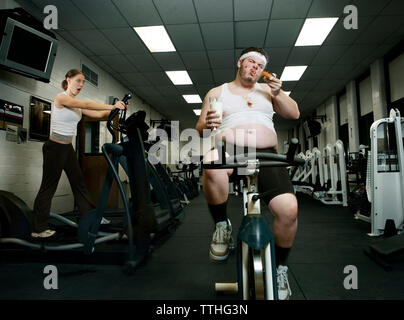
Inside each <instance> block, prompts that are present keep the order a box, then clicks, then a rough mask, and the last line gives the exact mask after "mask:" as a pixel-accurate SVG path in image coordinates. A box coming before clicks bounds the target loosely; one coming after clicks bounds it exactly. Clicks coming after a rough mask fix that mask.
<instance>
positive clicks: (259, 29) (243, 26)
mask: <svg viewBox="0 0 404 320" xmlns="http://www.w3.org/2000/svg"><path fill="white" fill-rule="evenodd" d="M267 24H268V21H267V20H261V21H243V22H236V31H235V32H236V34H235V37H236V47H237V48H248V47H259V48H262V47H263V44H264V42H265V35H266V29H267ZM252 30H254V32H251V31H252Z"/></svg>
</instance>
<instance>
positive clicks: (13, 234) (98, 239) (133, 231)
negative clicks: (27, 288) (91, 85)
mask: <svg viewBox="0 0 404 320" xmlns="http://www.w3.org/2000/svg"><path fill="white" fill-rule="evenodd" d="M131 97H132V95H131V94H130V93H128V94H126V95H125V97H124V98H123V99H122V101H123V102H124V103H127V102H128V100H129V99H130V98H131ZM118 113H119V109H115V110H113V111H112V112H111V113H110V115H109V117H108V122H107V127H108V130H109V131H110V132H111V134H112V136H113V141H112V143H106V144H104V145H103V146H102V152H103V154H104V156H105V158H106V160H107V161H108V164H109V168H108V172H107V174H106V178H105V181H104V185H103V188H102V193H101V196H100V198H99V201H98V203H97V207H96V208H95V209H94V210H91V211H90V212H88V213H87V214H86V215H85V216H84V217H82V218H81V219H80V221H79V222H78V223H76V222H74V221H72V220H69V219H67V218H66V217H63V216H61V215H58V214H55V213H51V218H52V219H55V220H56V221H57V222H58V223H62V224H63V225H67V227H68V228H69V229H71V228H73V230H75V231H76V232H77V238H78V242H72V243H66V242H63V241H60V242H59V243H58V242H52V243H50V242H49V241H48V240H46V239H43V240H36V241H33V239H32V238H31V236H30V233H31V215H32V210H31V209H30V208H28V206H27V205H26V204H25V203H24V201H23V200H21V199H20V198H18V197H17V196H15V195H14V194H12V193H10V192H7V191H0V245H2V246H7V245H11V246H15V245H17V246H22V247H26V248H30V249H35V250H41V251H43V252H47V251H69V250H75V249H82V250H83V251H84V253H85V254H86V255H90V254H92V253H93V252H94V251H95V245H97V244H100V243H104V242H107V241H111V240H122V239H123V238H127V239H128V250H127V260H126V263H125V265H124V269H123V271H124V272H125V273H126V274H132V273H133V272H134V270H135V269H136V268H137V266H139V264H140V263H142V262H143V261H144V260H145V258H146V257H147V255H148V253H149V249H150V233H151V232H152V231H153V230H154V227H155V218H156V217H155V212H154V210H153V208H151V207H150V206H149V205H148V203H147V192H148V184H147V183H146V182H147V172H146V169H145V168H144V165H143V164H144V161H137V160H138V159H137V158H136V156H137V154H139V148H141V145H139V144H138V139H137V138H138V137H139V136H140V135H141V132H140V130H139V127H141V126H139V125H138V122H137V121H136V120H137V118H136V117H137V115H136V114H134V115H132V116H131V117H129V118H128V119H126V120H125V117H126V110H123V111H122V112H121V115H120V117H119V122H118V127H115V126H114V125H113V124H112V122H113V120H114V118H115V117H116V116H117V114H118ZM113 129H115V130H117V131H119V132H121V133H123V134H127V135H128V137H129V139H128V141H127V142H126V143H121V144H117V143H116V137H115V133H114V131H113ZM109 154H111V156H110V155H109ZM118 164H121V165H122V167H123V168H124V170H125V171H126V173H127V174H128V177H129V180H130V185H131V192H132V199H135V198H134V196H136V201H134V206H133V208H132V209H133V210H132V211H133V215H132V212H131V209H130V206H129V202H128V200H127V197H126V194H125V192H124V188H123V185H122V182H121V181H120V178H119V175H118ZM135 173H136V176H135V175H134V174H135ZM114 179H115V180H116V182H117V185H118V188H119V192H120V196H121V198H122V202H123V205H124V208H125V215H124V227H123V228H121V230H119V231H118V232H112V233H111V232H101V231H100V226H101V220H102V218H103V214H104V211H105V208H106V204H107V201H108V195H109V192H110V189H111V185H112V182H113V180H114ZM135 247H136V249H135Z"/></svg>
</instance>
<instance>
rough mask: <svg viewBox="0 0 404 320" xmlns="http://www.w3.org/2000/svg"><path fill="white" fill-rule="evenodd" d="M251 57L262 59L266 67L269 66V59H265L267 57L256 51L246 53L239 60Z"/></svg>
mask: <svg viewBox="0 0 404 320" xmlns="http://www.w3.org/2000/svg"><path fill="white" fill-rule="evenodd" d="M251 56H254V57H257V58H260V59H262V60H264V64H265V65H266V64H267V59H266V58H265V56H264V55H263V54H261V53H259V52H256V51H250V52H247V53H244V54H243V55H242V56H241V57H240V58H239V60H244V59H245V58H248V57H251Z"/></svg>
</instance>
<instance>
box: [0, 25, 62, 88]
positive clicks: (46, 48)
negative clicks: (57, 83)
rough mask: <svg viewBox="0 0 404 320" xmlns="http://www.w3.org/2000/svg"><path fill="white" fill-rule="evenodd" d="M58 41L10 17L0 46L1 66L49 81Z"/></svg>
mask: <svg viewBox="0 0 404 320" xmlns="http://www.w3.org/2000/svg"><path fill="white" fill-rule="evenodd" d="M56 51H57V40H56V39H54V38H52V37H50V36H49V35H47V34H44V33H42V32H40V31H38V30H36V29H33V28H31V27H29V26H27V25H25V24H23V23H21V22H19V21H16V20H14V19H12V18H10V17H8V18H7V21H6V23H5V27H4V32H3V37H2V39H1V44H0V65H1V66H2V67H3V68H5V69H8V70H10V71H13V72H17V73H20V74H23V75H25V76H28V77H31V78H35V79H37V80H40V81H43V82H49V79H50V75H51V72H52V68H53V63H54V61H55V56H56Z"/></svg>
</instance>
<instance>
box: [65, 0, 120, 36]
mask: <svg viewBox="0 0 404 320" xmlns="http://www.w3.org/2000/svg"><path fill="white" fill-rule="evenodd" d="M71 1H73V3H74V4H75V5H76V7H77V8H79V9H80V11H81V12H83V14H84V15H85V16H87V17H88V18H89V19H90V20H91V21H92V22H93V23H94V24H95V25H96V26H97V27H98V28H99V29H102V28H114V27H127V26H128V23H127V22H126V20H125V19H124V17H123V16H122V15H121V13H120V12H119V11H118V10H117V9H116V7H115V6H114V4H113V3H112V2H111V1H110V0H86V1H82V0H71Z"/></svg>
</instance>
